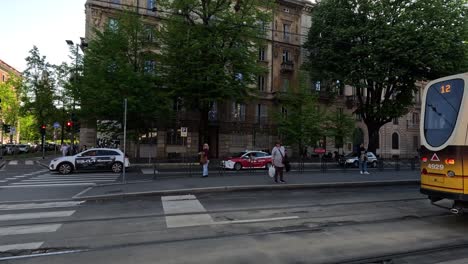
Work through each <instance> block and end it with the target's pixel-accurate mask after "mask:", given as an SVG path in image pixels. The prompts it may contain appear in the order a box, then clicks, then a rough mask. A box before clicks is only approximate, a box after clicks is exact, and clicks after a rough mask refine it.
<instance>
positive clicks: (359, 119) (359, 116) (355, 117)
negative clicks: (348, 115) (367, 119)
mask: <svg viewBox="0 0 468 264" xmlns="http://www.w3.org/2000/svg"><path fill="white" fill-rule="evenodd" d="M354 120H356V121H362V117H361V115H360V114H359V113H354Z"/></svg>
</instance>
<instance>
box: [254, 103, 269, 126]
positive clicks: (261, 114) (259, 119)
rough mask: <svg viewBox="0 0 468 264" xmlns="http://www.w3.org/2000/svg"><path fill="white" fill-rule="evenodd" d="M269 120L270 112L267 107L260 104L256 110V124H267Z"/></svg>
mask: <svg viewBox="0 0 468 264" xmlns="http://www.w3.org/2000/svg"><path fill="white" fill-rule="evenodd" d="M267 118H268V112H267V108H266V105H262V104H258V105H257V107H256V109H255V121H256V123H263V124H264V123H266V121H267Z"/></svg>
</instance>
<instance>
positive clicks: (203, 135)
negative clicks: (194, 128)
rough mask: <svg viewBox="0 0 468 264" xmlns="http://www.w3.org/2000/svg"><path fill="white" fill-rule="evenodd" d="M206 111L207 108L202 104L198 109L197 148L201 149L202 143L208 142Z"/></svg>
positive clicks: (207, 110)
mask: <svg viewBox="0 0 468 264" xmlns="http://www.w3.org/2000/svg"><path fill="white" fill-rule="evenodd" d="M208 112H209V109H208V107H206V106H203V107H202V108H201V109H200V126H199V127H198V149H199V151H201V150H202V149H203V144H205V143H208Z"/></svg>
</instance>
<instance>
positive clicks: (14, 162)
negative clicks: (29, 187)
mask: <svg viewBox="0 0 468 264" xmlns="http://www.w3.org/2000/svg"><path fill="white" fill-rule="evenodd" d="M6 164H7V165H9V166H21V165H28V166H32V165H34V164H35V162H34V160H9V161H7V162H6Z"/></svg>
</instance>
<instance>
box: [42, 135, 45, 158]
mask: <svg viewBox="0 0 468 264" xmlns="http://www.w3.org/2000/svg"><path fill="white" fill-rule="evenodd" d="M41 140H42V159H45V134H44V135H42V137H41Z"/></svg>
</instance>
